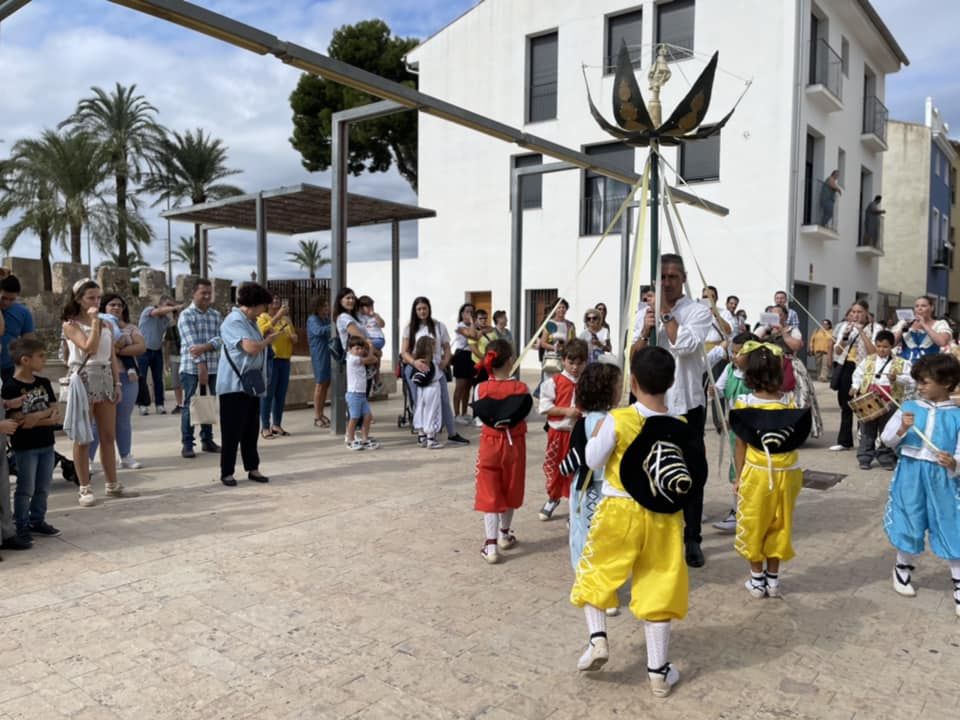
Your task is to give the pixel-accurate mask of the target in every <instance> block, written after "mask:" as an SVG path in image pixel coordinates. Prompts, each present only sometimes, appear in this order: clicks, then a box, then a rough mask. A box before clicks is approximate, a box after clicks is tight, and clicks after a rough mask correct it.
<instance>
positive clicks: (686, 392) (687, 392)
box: [633, 296, 713, 415]
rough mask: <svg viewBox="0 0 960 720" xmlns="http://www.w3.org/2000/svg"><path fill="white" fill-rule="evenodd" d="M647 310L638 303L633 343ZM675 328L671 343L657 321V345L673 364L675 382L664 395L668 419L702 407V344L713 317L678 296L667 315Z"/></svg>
mask: <svg viewBox="0 0 960 720" xmlns="http://www.w3.org/2000/svg"><path fill="white" fill-rule="evenodd" d="M650 311H651V310H650V306H649V305H647V304H646V303H641V304H640V307H639V308H638V309H637V320H636V323H635V324H634V326H633V342H637V340H639V339H640V334H641V333H642V332H643V325H644V322H645V320H646V317H647V313H648V312H650ZM670 314H671V315H673V317H674V318H675V319H676V321H677V324H678V325H679V327H678V329H677V340H676V342H673V343H671V342H670V339H669V338H668V337H667V333H666V331H665V330H664V329H663V323H661V322H660V320H659V318H658V319H657V344H658V345H660V346H661V347H664V348H666V349H667V350H669V351H670V354H671V355H673V359H674V360H676V362H677V371H676V378H675V380H674V382H673V386H672V387H671V388H670V389H669V390H668V391H667V407H668V408H670V414H671V415H685V414H686V413H688V412H689V411H690V410H693V409H694V408H698V407H703V406H705V405H706V402H707V399H706V394H705V393H704V391H703V374H704V373H705V372H706V371H707V367H706V363H705V362H704V358H703V344H704V342H706V339H707V335H708V334H709V333H710V326H711V325H712V324H713V315H712V314H711V313H710V309H709V308H707V307H706V306H704V305H701V304H700V303H698V302H697V301H695V300H691V299H690V298H688V297H686V296H682V297H681V298H680V299H679V300H677V303H676V305H674V306H673V310H672V311H671V313H670Z"/></svg>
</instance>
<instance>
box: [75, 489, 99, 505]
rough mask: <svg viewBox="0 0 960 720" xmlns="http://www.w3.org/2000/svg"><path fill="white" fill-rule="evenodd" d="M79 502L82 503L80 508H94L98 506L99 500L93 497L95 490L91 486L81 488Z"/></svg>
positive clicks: (78, 496)
mask: <svg viewBox="0 0 960 720" xmlns="http://www.w3.org/2000/svg"><path fill="white" fill-rule="evenodd" d="M77 501H78V502H79V503H80V507H93V506H94V505H96V504H97V499H96V498H95V497H94V496H93V489H92V488H91V487H90V486H89V485H81V486H80V493H79V494H78V495H77Z"/></svg>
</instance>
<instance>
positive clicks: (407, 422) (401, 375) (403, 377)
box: [397, 360, 416, 434]
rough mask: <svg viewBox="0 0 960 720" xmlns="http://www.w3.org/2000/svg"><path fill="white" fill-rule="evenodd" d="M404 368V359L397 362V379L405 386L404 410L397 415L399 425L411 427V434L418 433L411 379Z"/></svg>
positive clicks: (399, 426) (400, 426)
mask: <svg viewBox="0 0 960 720" xmlns="http://www.w3.org/2000/svg"><path fill="white" fill-rule="evenodd" d="M403 369H404V364H403V361H402V360H399V361H398V362H397V380H399V381H400V385H401V386H402V387H403V412H401V414H400V415H397V427H398V428H405V427H409V428H410V432H411V434H413V433H416V430H414V428H413V411H414V406H413V392H412V390H411V389H410V379H409V378H408V377H407V374H406V373H405V372H404V371H403Z"/></svg>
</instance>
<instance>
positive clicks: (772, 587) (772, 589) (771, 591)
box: [767, 580, 783, 598]
mask: <svg viewBox="0 0 960 720" xmlns="http://www.w3.org/2000/svg"><path fill="white" fill-rule="evenodd" d="M767 597H768V598H781V597H783V592H782V591H781V590H780V583H779V582H777V583H772V582H770V581H769V580H767Z"/></svg>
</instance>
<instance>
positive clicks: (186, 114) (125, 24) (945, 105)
mask: <svg viewBox="0 0 960 720" xmlns="http://www.w3.org/2000/svg"><path fill="white" fill-rule="evenodd" d="M511 1H514V2H516V1H521V0H511ZM524 1H528V2H546V1H547V0H524ZM873 3H874V6H875V7H876V8H877V10H878V11H879V12H880V14H881V15H882V16H883V18H884V19H885V21H886V22H887V24H888V25H889V26H890V28H891V30H892V31H893V33H894V35H895V36H896V37H897V39H898V40H899V42H900V44H901V46H902V47H903V48H904V50H905V51H906V53H907V55H908V56H909V58H910V60H911V65H910V67H908V68H906V69H905V70H904V71H902V72H901V73H899V74H898V75H895V76H893V77H891V78H888V84H887V97H886V103H887V106H888V107H889V108H890V115H891V117H893V118H897V119H902V120H911V121H921V120H922V118H923V102H924V98H925V97H926V96H927V95H933V96H934V97H935V98H936V101H937V104H938V105H939V106H940V108H941V110H942V112H943V115H944V117H945V118H946V120H947V121H948V122H950V121H951V120H952V121H953V123H954V124H955V127H957V128H958V129H960V78H958V76H957V74H956V73H955V72H953V71H952V67H951V65H952V64H951V63H950V62H948V60H947V59H948V58H951V57H953V47H952V44H953V33H952V32H950V31H948V30H947V28H950V27H957V26H960V2H957V0H923V2H922V3H920V4H918V3H916V2H914V0H873ZM198 4H200V5H202V6H204V7H207V8H209V9H211V10H214V11H216V12H220V13H223V14H226V15H229V16H231V17H233V18H235V19H237V20H240V21H242V22H245V23H249V24H251V25H255V26H258V27H261V28H263V29H264V30H267V31H269V32H271V33H273V34H275V35H277V36H278V37H280V38H282V39H284V40H289V41H293V42H296V43H298V44H301V45H305V46H307V47H311V48H314V49H318V50H324V49H325V48H326V47H327V45H328V43H329V40H330V35H331V33H332V31H333V29H334V28H336V27H338V26H340V25H343V24H346V23H353V22H356V21H359V20H363V19H368V18H375V17H378V18H383V19H384V20H385V21H386V22H387V23H388V24H389V25H390V27H391V28H392V29H393V31H394V32H395V33H396V34H399V35H403V36H414V37H425V36H427V35H429V34H430V33H432V32H434V31H435V30H437V29H439V28H440V27H442V26H443V25H444V24H445V23H447V22H449V21H450V20H452V19H453V18H455V17H457V16H458V15H459V14H460V13H462V12H463V11H464V10H466V9H468V8H469V7H471V6H472V5H473V4H474V0H283V2H262V1H261V0H200V2H198ZM918 5H919V6H920V7H922V12H919V11H918V10H917V8H918ZM932 19H936V22H934V23H931V20H932ZM931 28H934V29H933V30H932V29H931ZM935 28H940V30H936V29H935ZM298 77H299V73H298V72H297V71H296V70H294V69H292V68H289V67H287V66H285V65H283V64H282V63H280V62H279V61H277V60H275V59H273V58H269V57H266V58H265V57H260V56H258V55H253V54H251V53H248V52H246V51H243V50H239V49H234V48H232V47H230V46H228V45H225V44H223V43H221V42H218V41H216V40H213V39H211V38H207V37H205V36H202V35H198V34H197V33H194V32H190V31H188V30H185V29H181V28H179V27H177V26H174V25H170V24H168V23H165V22H162V21H159V20H155V19H153V18H151V17H148V16H146V15H143V14H141V13H137V12H134V11H131V10H128V9H126V8H124V7H120V6H117V5H114V4H112V3H109V2H107V1H106V0H70V2H69V3H68V2H65V1H64V0H33V1H32V2H31V3H30V4H29V5H27V7H25V8H24V9H22V10H20V11H19V12H17V13H16V14H15V15H14V16H13V17H12V18H10V19H8V20H7V21H5V22H3V23H2V24H0V138H2V139H3V140H4V143H3V144H2V145H0V156H3V155H5V154H6V152H7V151H8V149H9V146H10V144H12V143H13V142H14V141H15V140H17V139H19V138H22V137H28V136H31V135H35V134H36V133H38V132H39V131H40V130H41V129H43V128H46V127H54V126H56V124H57V123H58V122H59V121H60V120H62V119H63V118H65V117H66V116H67V115H69V114H70V112H71V111H72V110H73V109H74V107H75V106H76V102H77V100H78V99H79V98H80V97H82V96H83V95H84V94H85V92H86V91H87V89H88V88H89V87H90V86H93V85H99V86H101V87H104V88H108V87H112V86H113V85H114V83H116V82H121V83H123V84H125V85H129V84H134V83H135V84H136V85H137V88H138V90H139V91H140V92H141V93H142V94H144V95H145V96H146V97H147V98H148V99H149V100H150V101H151V102H152V103H153V104H154V105H155V106H156V107H157V108H158V109H159V111H160V114H159V120H160V121H161V122H162V123H163V124H164V125H165V126H167V127H169V128H172V129H176V130H181V131H182V130H184V129H187V128H196V127H203V128H205V129H207V130H209V131H211V132H212V133H213V134H214V135H215V136H217V137H220V138H222V139H223V140H224V142H225V143H226V145H227V146H228V147H229V150H230V155H229V159H230V165H231V166H232V167H235V168H239V169H242V170H243V174H241V175H237V176H235V178H234V181H235V183H236V184H238V185H240V186H241V187H243V188H244V189H246V190H249V191H252V190H255V189H262V188H272V187H278V186H281V185H289V184H293V183H297V182H313V183H317V184H320V185H327V184H329V178H328V175H327V173H313V174H311V173H308V172H307V171H306V170H304V169H303V167H302V166H301V164H300V157H299V154H298V153H297V152H296V151H294V150H293V148H292V147H291V146H290V143H289V142H288V138H289V136H290V133H291V124H290V107H289V103H288V96H289V94H290V91H291V90H292V89H293V88H294V86H295V85H296V82H297V79H298ZM350 182H351V190H352V191H354V192H360V193H366V194H371V195H379V196H382V197H385V198H389V199H393V200H398V201H401V202H415V200H416V198H415V197H414V195H413V193H412V191H411V190H410V189H409V187H408V186H407V184H406V183H405V181H403V180H402V179H401V178H400V177H399V176H398V175H397V174H395V173H388V174H381V175H370V176H364V177H360V178H351V181H350ZM155 212H156V211H150V217H151V218H153V219H154V227H155V231H156V234H157V240H155V241H154V243H153V245H152V246H150V247H149V248H147V250H146V257H147V260H148V261H150V262H151V263H152V264H153V265H154V266H158V267H159V266H161V264H162V262H163V258H164V253H165V250H164V246H165V240H166V232H167V231H166V223H165V222H163V221H161V220H159V219H158V218H156V214H155ZM6 224H7V223H6V221H0V231H2V228H3V227H5V225H6ZM408 225H409V223H408ZM190 230H191V229H190V226H188V225H184V224H174V225H173V237H174V243H175V244H176V239H177V237H178V236H179V235H186V234H189V233H190ZM351 238H352V239H353V242H352V243H351V247H350V254H351V257H352V258H355V259H361V258H365V259H369V258H374V257H382V256H383V255H384V253H386V252H387V250H388V248H389V228H387V227H384V228H382V229H370V230H366V231H363V232H361V231H359V230H353V231H351ZM253 242H254V241H253V234H252V233H244V232H235V231H229V230H219V231H216V232H214V233H211V245H212V247H213V248H214V249H215V251H216V253H217V269H216V274H217V275H218V276H221V277H231V278H233V279H242V278H245V277H247V276H248V274H249V272H250V270H251V265H252V264H253V263H252V260H251V259H250V258H252V257H253ZM295 245H296V239H293V238H288V237H285V236H279V235H278V236H273V237H272V238H271V245H270V267H271V276H272V277H295V276H300V275H303V274H304V273H302V272H301V271H299V270H298V269H297V268H296V266H294V265H292V264H290V263H289V262H288V260H287V258H286V251H288V250H291V249H293V248H294V247H295ZM403 245H404V248H405V252H407V253H409V252H413V251H415V248H416V238H415V233H414V232H413V228H407V229H406V230H405V231H404V235H403ZM36 252H37V246H36V242H35V240H33V239H32V238H24V239H23V240H21V241H20V243H18V245H17V247H16V248H15V254H18V255H24V256H34V257H35V256H36ZM63 258H64V253H63V252H62V251H58V255H57V259H63ZM96 262H97V257H96V253H95V257H94V263H96ZM174 272H175V273H177V272H185V268H183V267H182V266H181V267H179V268H178V267H175V268H174Z"/></svg>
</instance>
